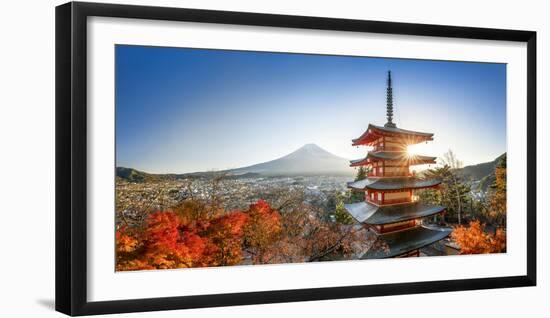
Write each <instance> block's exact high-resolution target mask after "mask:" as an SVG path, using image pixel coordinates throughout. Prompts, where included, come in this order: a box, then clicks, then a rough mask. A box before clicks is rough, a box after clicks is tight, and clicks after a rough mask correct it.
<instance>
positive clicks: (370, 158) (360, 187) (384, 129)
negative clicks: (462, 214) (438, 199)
mask: <svg viewBox="0 0 550 318" xmlns="http://www.w3.org/2000/svg"><path fill="white" fill-rule="evenodd" d="M387 83H388V87H387V105H386V107H387V119H388V122H387V123H386V124H385V125H384V126H376V125H372V124H369V126H368V128H367V130H366V131H365V132H364V133H363V134H362V135H361V136H360V137H359V138H357V139H353V146H371V147H373V148H372V151H370V152H368V154H367V156H366V157H365V158H363V159H359V160H352V161H351V166H352V167H359V166H366V167H369V168H370V172H369V173H368V175H367V178H365V179H363V180H358V181H355V182H350V183H348V187H349V188H351V189H352V191H361V192H364V193H365V201H364V202H359V203H352V204H346V205H345V208H346V210H347V212H348V213H349V214H350V215H351V216H352V217H353V218H354V219H355V220H356V221H357V222H359V223H361V224H362V225H363V226H364V227H365V228H367V229H368V230H369V232H373V233H374V235H375V240H374V243H373V244H372V245H371V246H370V248H369V250H368V251H367V252H366V253H365V254H363V255H362V256H361V259H372V258H388V257H407V256H420V248H422V247H425V246H428V245H430V244H433V243H435V242H437V241H440V240H442V239H444V238H445V237H447V236H448V235H449V234H450V233H451V230H450V229H448V228H440V227H436V226H429V225H426V224H424V222H423V221H422V220H423V219H424V218H426V217H429V216H433V215H436V214H440V213H443V212H444V211H445V207H443V206H434V205H426V204H422V203H420V202H417V201H416V200H414V199H413V198H414V196H413V193H414V191H415V190H419V189H427V188H435V187H437V186H439V184H440V183H441V181H440V180H435V179H434V180H425V179H419V178H417V177H415V176H414V175H413V174H411V173H410V172H409V167H410V166H413V165H420V164H434V163H435V159H436V157H428V156H420V155H410V154H409V153H408V152H407V146H409V145H414V144H418V143H421V142H427V141H430V140H433V134H431V133H423V132H417V131H412V130H405V129H401V128H397V126H396V124H395V123H393V122H392V120H393V92H392V80H391V72H389V71H388V81H387Z"/></svg>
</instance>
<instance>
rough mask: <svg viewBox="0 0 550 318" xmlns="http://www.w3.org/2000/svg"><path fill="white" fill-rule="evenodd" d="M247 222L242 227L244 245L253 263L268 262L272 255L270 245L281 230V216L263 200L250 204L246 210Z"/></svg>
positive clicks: (276, 238)
mask: <svg viewBox="0 0 550 318" xmlns="http://www.w3.org/2000/svg"><path fill="white" fill-rule="evenodd" d="M246 214H247V216H248V222H247V223H246V226H245V228H244V231H245V233H244V235H245V242H244V243H245V246H246V248H247V251H248V252H249V253H250V254H251V255H252V262H253V263H255V264H263V263H269V260H270V259H271V258H272V256H273V255H270V254H271V253H269V250H270V247H271V246H272V245H273V244H274V243H275V242H276V241H277V240H278V238H279V234H280V232H281V221H280V219H281V216H280V215H279V212H277V211H276V210H273V209H272V208H271V206H269V204H268V203H267V202H265V201H264V200H259V201H258V202H256V203H254V204H252V205H250V207H249V209H248V211H247V212H246Z"/></svg>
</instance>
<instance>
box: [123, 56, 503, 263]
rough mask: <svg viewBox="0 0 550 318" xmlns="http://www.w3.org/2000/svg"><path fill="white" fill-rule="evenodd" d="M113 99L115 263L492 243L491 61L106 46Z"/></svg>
mask: <svg viewBox="0 0 550 318" xmlns="http://www.w3.org/2000/svg"><path fill="white" fill-rule="evenodd" d="M115 95H116V96H115V112H116V114H115V115H116V123H115V124H116V128H115V146H116V151H115V152H116V158H115V211H113V212H114V213H115V221H116V222H115V229H114V234H113V235H115V243H116V244H115V247H114V248H115V255H116V258H115V259H116V264H114V266H115V270H116V271H136V270H158V269H180V268H195V267H216V266H234V265H241V266H242V265H261V264H286V263H305V262H325V261H369V260H373V259H388V258H401V257H432V256H456V257H468V256H467V255H468V254H493V253H506V219H507V209H506V207H507V205H506V202H507V200H506V149H507V148H506V138H507V136H506V64H501V63H479V62H464V61H436V60H418V59H401V58H391V57H366V56H337V55H317V54H301V53H274V52H256V51H235V50H219V49H196V48H176V47H153V46H135V45H116V47H115ZM512 213H513V212H512Z"/></svg>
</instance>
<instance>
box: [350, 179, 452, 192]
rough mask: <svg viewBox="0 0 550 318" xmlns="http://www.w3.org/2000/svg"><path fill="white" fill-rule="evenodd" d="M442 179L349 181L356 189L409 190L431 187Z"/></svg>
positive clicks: (351, 186)
mask: <svg viewBox="0 0 550 318" xmlns="http://www.w3.org/2000/svg"><path fill="white" fill-rule="evenodd" d="M440 183H441V180H438V179H430V180H422V179H418V178H415V177H395V178H389V177H388V178H376V177H369V178H366V179H363V180H359V181H353V182H348V187H349V188H351V189H354V190H366V189H369V190H400V189H402V190H408V189H423V188H431V187H435V186H437V185H439V184H440Z"/></svg>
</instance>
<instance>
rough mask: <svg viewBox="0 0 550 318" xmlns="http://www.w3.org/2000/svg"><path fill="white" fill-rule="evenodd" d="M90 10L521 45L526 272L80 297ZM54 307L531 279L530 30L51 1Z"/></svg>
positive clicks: (159, 304)
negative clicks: (53, 21)
mask: <svg viewBox="0 0 550 318" xmlns="http://www.w3.org/2000/svg"><path fill="white" fill-rule="evenodd" d="M91 16H100V17H117V18H133V19H136V18H137V19H150V20H168V21H189V22H204V23H219V24H236V25H248V26H269V27H285V28H300V29H318V30H337V31H351V32H369V33H382V34H398V35H411V36H432V37H450V38H464V39H484V40H501V41H513V42H525V43H526V44H527V166H526V178H527V189H526V190H527V207H526V211H527V213H526V215H527V246H526V249H527V259H526V260H525V261H526V263H527V275H525V276H511V277H496V278H478V279H462V280H443V281H430V282H412V283H396V284H381V285H366V286H349V287H331V288H314V289H295V290H280V291H262V292H245V293H232V294H217V295H200V296H181V297H163V298H149V299H132V300H115V301H99V302H88V301H87V297H86V290H87V278H86V277H87V274H86V273H87V268H86V266H87V265H86V264H87V259H86V257H87V255H86V254H87V253H86V246H87V245H86V244H87V242H86V236H87V223H86V222H87V221H86V207H87V196H86V193H87V192H86V190H87V189H86V187H87V141H86V140H87V137H86V136H87V124H86V120H87V118H86V112H87V108H86V107H87V106H86V98H87V96H86V95H87V92H86V81H87V75H86V64H87V60H86V58H87V57H86V51H87V47H86V41H87V40H86V36H87V32H86V31H87V22H86V21H87V18H88V17H91ZM55 28H56V43H55V45H56V46H55V49H56V76H55V81H56V83H55V86H56V91H55V94H56V115H55V118H56V125H55V127H56V128H55V129H56V132H55V134H56V173H55V176H56V185H55V186H56V196H55V200H56V220H55V226H56V229H55V232H56V238H55V239H56V257H55V259H56V273H55V276H56V279H55V283H56V292H55V293H56V294H55V308H56V310H58V311H60V312H62V313H65V314H68V315H92V314H107V313H122V312H137V311H154V310H168V309H184V308H201V307H216V306H232V305H249V304H261V303H279V302H291V301H308V300H323V299H337V298H353V297H367V296H383V295H401V294H417V293H433V292H446V291H460V290H473V289H490V288H503V287H519V286H535V285H536V32H533V31H517V30H503V29H487V28H472V27H458V26H443V25H427V24H411V23H394V22H380V21H361V20H348V19H333V18H322V17H305V16H289V15H273V14H258V13H243V12H228V11H211V10H197V9H182V8H167V7H150V6H133V5H132V6H130V5H115V4H103V3H101V4H100V3H81V2H70V3H67V4H64V5H60V6H58V7H56V26H55Z"/></svg>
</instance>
